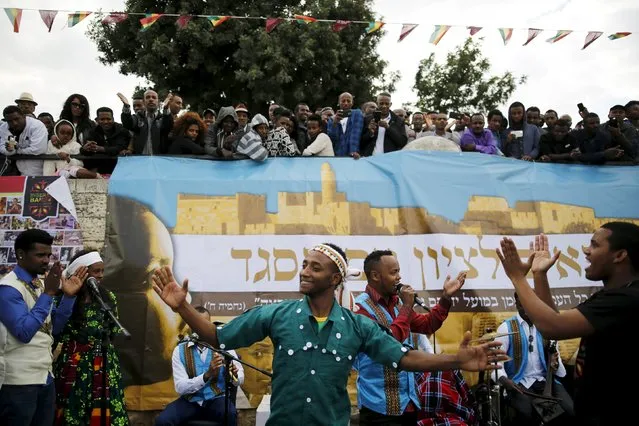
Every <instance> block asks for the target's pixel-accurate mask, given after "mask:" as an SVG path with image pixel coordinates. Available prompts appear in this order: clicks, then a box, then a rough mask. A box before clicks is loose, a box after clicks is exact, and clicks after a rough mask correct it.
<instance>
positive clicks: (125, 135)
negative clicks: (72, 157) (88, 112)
mask: <svg viewBox="0 0 639 426" xmlns="http://www.w3.org/2000/svg"><path fill="white" fill-rule="evenodd" d="M88 141H94V142H96V143H97V144H98V145H99V146H103V147H104V154H105V155H109V156H111V157H117V156H118V154H120V152H121V151H123V150H125V149H127V147H128V146H129V142H130V141H131V132H129V131H128V130H127V129H125V128H124V126H122V125H121V124H120V123H113V131H112V132H110V134H109V135H106V134H105V133H104V130H102V127H100V126H96V127H95V128H93V129H92V130H91V131H90V132H89V134H88V136H87V140H86V141H85V143H86V142H88ZM82 154H83V155H93V152H88V151H84V150H82Z"/></svg>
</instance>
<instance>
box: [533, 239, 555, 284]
mask: <svg viewBox="0 0 639 426" xmlns="http://www.w3.org/2000/svg"><path fill="white" fill-rule="evenodd" d="M530 249H531V251H532V252H533V253H534V258H533V261H532V271H533V274H534V273H542V274H545V273H546V272H548V270H550V268H552V267H553V265H554V264H555V263H556V262H557V259H559V256H560V255H561V251H559V250H557V252H556V253H555V255H554V256H552V257H551V256H550V250H549V246H548V237H547V236H546V235H544V234H541V235H537V236H536V237H535V242H534V244H533V243H531V244H530Z"/></svg>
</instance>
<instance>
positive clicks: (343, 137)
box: [326, 92, 364, 159]
mask: <svg viewBox="0 0 639 426" xmlns="http://www.w3.org/2000/svg"><path fill="white" fill-rule="evenodd" d="M338 105H339V109H338V110H337V112H336V113H335V115H333V117H332V118H329V119H328V121H327V122H326V133H327V134H328V136H329V137H330V138H331V141H332V142H333V148H334V151H335V156H336V157H347V156H350V157H354V158H356V159H357V158H359V153H358V152H359V149H360V138H361V137H362V131H363V130H364V114H363V113H362V111H361V110H360V109H353V95H351V94H350V93H348V92H344V93H342V94H341V95H339V98H338Z"/></svg>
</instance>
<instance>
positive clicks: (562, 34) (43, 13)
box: [4, 7, 632, 50]
mask: <svg viewBox="0 0 639 426" xmlns="http://www.w3.org/2000/svg"><path fill="white" fill-rule="evenodd" d="M24 10H28V11H38V12H39V13H40V17H41V18H42V22H43V23H44V25H45V26H46V27H47V30H48V31H49V32H51V27H52V26H53V22H54V20H55V18H56V16H57V15H58V13H59V12H65V13H67V12H70V13H68V16H67V26H68V27H69V28H72V27H74V26H76V25H77V24H79V23H80V22H82V21H83V20H84V19H86V18H87V17H88V16H89V15H91V14H95V15H97V16H98V17H99V19H101V21H102V24H104V25H117V24H119V23H121V22H123V21H125V20H126V19H127V18H128V17H129V16H140V17H141V18H140V19H139V21H140V25H141V28H140V31H146V30H147V29H149V27H151V25H153V24H155V23H156V22H157V21H158V20H159V19H160V18H176V20H175V25H177V27H178V28H179V29H184V28H186V27H187V26H188V25H189V23H190V22H191V21H192V20H193V19H194V18H204V19H207V20H208V21H209V22H210V23H211V26H212V28H211V30H213V29H215V28H217V27H218V26H220V25H222V24H223V23H224V22H226V21H228V20H229V19H252V20H262V21H265V29H266V32H267V33H270V32H271V31H273V30H275V28H277V26H278V25H279V24H281V23H282V22H297V23H299V24H305V25H311V24H317V23H323V22H324V23H330V24H331V29H332V30H333V31H335V32H339V31H342V30H343V29H345V28H347V27H348V26H350V25H353V24H356V25H364V24H365V25H366V30H365V31H366V33H367V34H373V33H375V32H377V31H379V30H380V29H381V28H382V27H383V26H384V25H389V24H390V25H401V26H402V27H401V31H400V34H399V40H398V41H397V42H398V43H399V42H401V41H402V40H404V39H405V38H406V37H408V35H409V34H410V33H412V32H413V31H414V30H415V29H416V28H417V27H418V26H419V24H405V23H398V22H382V21H348V20H342V19H339V20H334V19H318V18H314V17H312V16H307V15H294V16H293V17H288V18H271V17H262V16H219V15H188V14H182V15H181V14H175V13H141V12H126V13H125V12H108V13H107V12H102V11H97V12H94V11H72V10H41V9H18V8H9V7H5V8H4V11H5V13H6V14H7V17H8V18H9V21H10V22H11V25H12V26H13V32H16V33H17V32H20V22H21V20H22V12H23V11H24ZM454 27H456V28H459V27H461V28H465V29H466V30H468V31H469V33H470V35H471V36H474V35H475V34H477V33H479V32H480V31H481V30H482V29H484V27H476V26H459V25H435V29H434V31H433V32H432V34H431V36H430V38H429V42H430V43H432V44H434V45H437V44H438V43H439V42H440V41H441V39H442V38H444V36H445V35H446V33H447V32H448V30H450V29H451V28H454ZM517 29H519V28H517ZM497 30H498V31H499V34H500V35H501V38H502V40H503V42H504V46H506V45H507V44H508V43H509V42H510V40H511V38H512V36H513V32H514V30H515V28H497ZM527 31H528V37H527V39H526V42H525V43H524V44H523V45H524V46H528V44H530V42H532V41H533V40H534V39H535V38H536V37H537V36H538V35H539V34H541V33H542V32H543V31H548V30H547V29H541V28H527ZM572 33H573V31H572V30H558V31H557V33H556V34H555V35H554V36H552V37H550V38H548V39H547V40H546V42H548V43H557V42H558V41H560V40H563V39H564V38H566V37H568V36H569V35H570V34H572ZM603 34H604V33H603V31H589V32H588V33H587V35H586V38H585V40H584V45H583V47H582V50H583V49H586V48H587V47H588V46H590V45H591V44H592V43H594V42H595V41H596V40H597V39H599V38H600V37H601V36H602V35H603ZM631 34H632V33H630V32H616V33H612V34H610V35H609V36H608V39H610V40H618V39H621V38H624V37H628V36H629V35H631Z"/></svg>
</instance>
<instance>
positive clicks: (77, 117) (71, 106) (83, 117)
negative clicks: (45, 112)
mask: <svg viewBox="0 0 639 426" xmlns="http://www.w3.org/2000/svg"><path fill="white" fill-rule="evenodd" d="M90 114H91V111H90V109H89V101H87V98H85V97H84V96H83V95H80V94H78V93H74V94H72V95H71V96H69V97H68V98H67V100H66V101H65V102H64V106H63V107H62V112H61V113H60V120H68V121H70V122H71V123H73V125H74V126H75V130H76V132H77V138H76V139H77V140H78V142H80V145H84V144H85V143H86V142H87V140H88V136H89V132H90V131H91V130H93V128H95V122H94V121H93V120H91V118H90V116H91V115H90ZM53 142H54V144H55V141H53Z"/></svg>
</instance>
